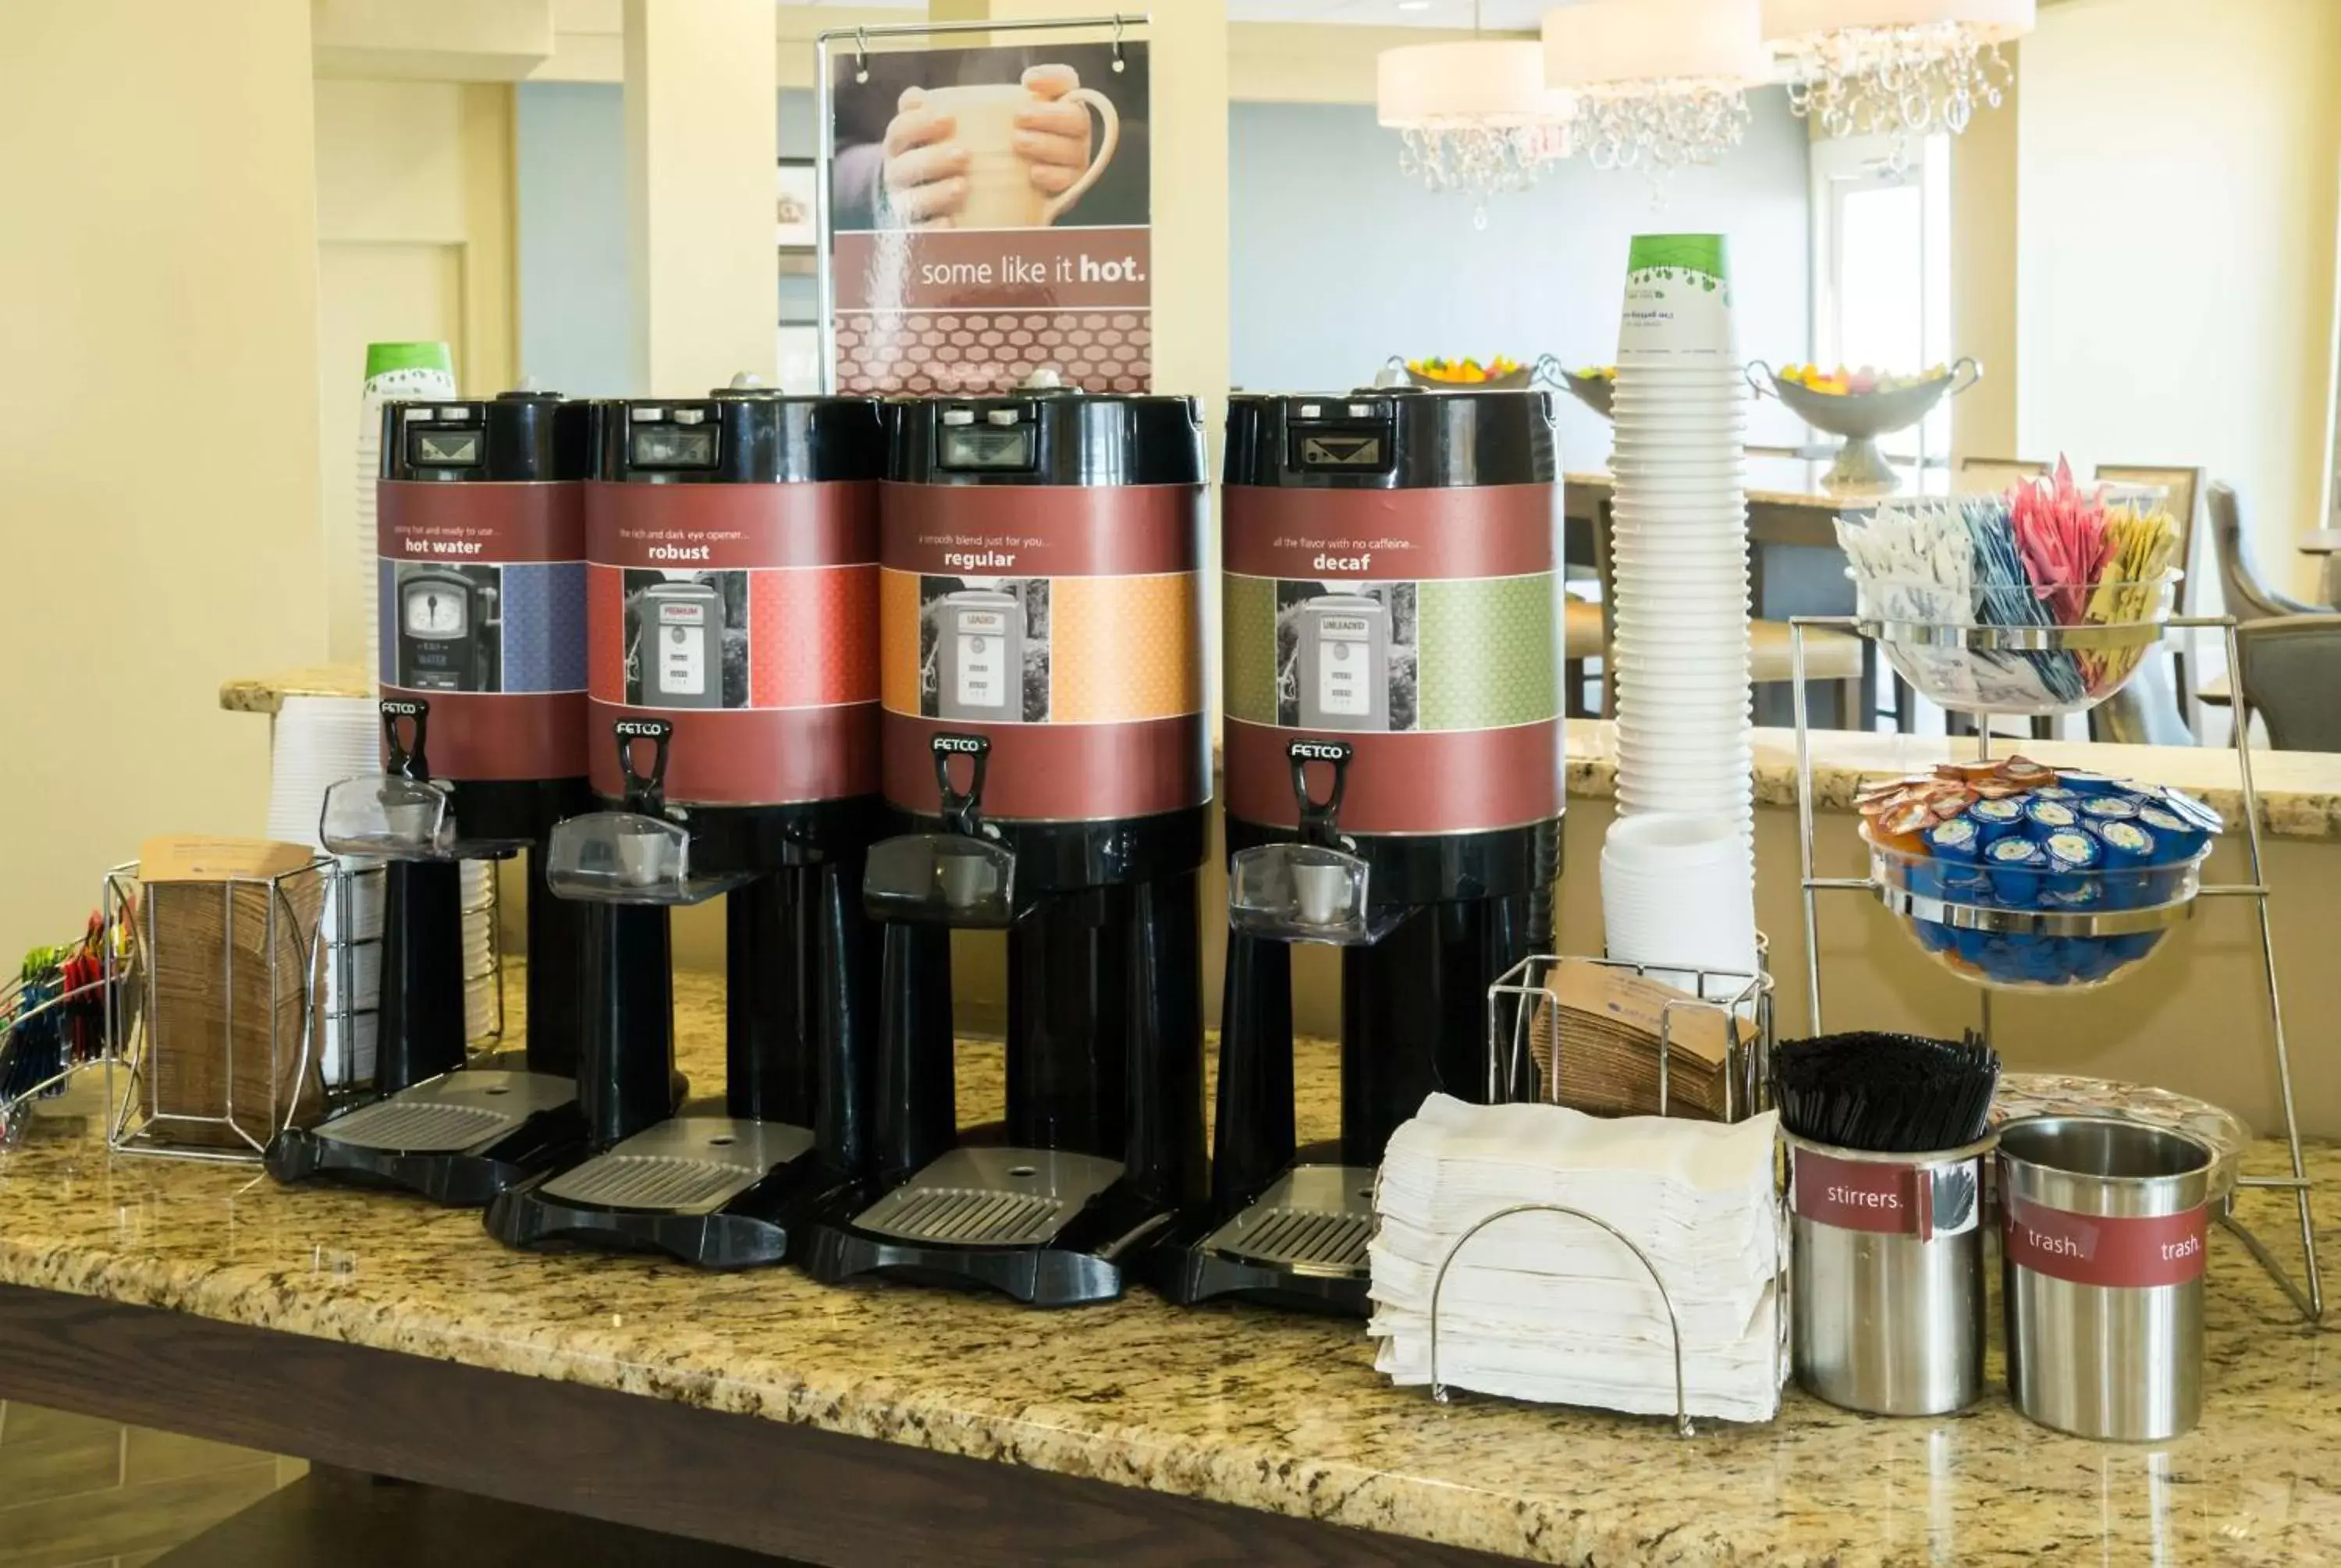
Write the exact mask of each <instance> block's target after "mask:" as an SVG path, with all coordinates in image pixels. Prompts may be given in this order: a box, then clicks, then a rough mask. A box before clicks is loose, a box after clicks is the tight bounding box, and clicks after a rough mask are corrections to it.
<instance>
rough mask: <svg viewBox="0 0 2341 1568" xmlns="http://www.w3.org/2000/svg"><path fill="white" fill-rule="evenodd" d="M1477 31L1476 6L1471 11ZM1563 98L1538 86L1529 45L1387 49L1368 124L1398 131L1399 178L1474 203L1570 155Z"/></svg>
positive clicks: (1537, 63) (1494, 41)
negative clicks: (1464, 196)
mask: <svg viewBox="0 0 2341 1568" xmlns="http://www.w3.org/2000/svg"><path fill="white" fill-rule="evenodd" d="M1471 10H1472V32H1473V33H1474V34H1475V35H1476V34H1477V33H1478V32H1479V5H1478V3H1477V0H1474V3H1473V5H1472V8H1471ZM1374 117H1375V119H1376V120H1377V121H1378V122H1379V123H1380V124H1383V125H1386V126H1388V127H1390V128H1391V129H1393V130H1395V131H1397V132H1399V133H1400V138H1401V141H1400V149H1399V168H1400V172H1402V173H1404V174H1411V175H1415V176H1417V177H1419V178H1420V180H1421V181H1422V183H1423V184H1425V185H1426V186H1428V187H1429V188H1430V189H1431V190H1434V191H1461V192H1464V193H1466V194H1469V195H1470V196H1471V197H1472V198H1473V200H1474V201H1475V202H1476V203H1477V206H1476V208H1475V210H1474V211H1473V213H1472V217H1471V221H1472V223H1473V224H1474V225H1475V226H1477V227H1479V228H1483V229H1484V228H1486V227H1487V226H1488V207H1487V203H1488V198H1489V197H1490V196H1494V195H1499V194H1503V193H1505V192H1508V191H1520V190H1526V189H1527V188H1528V187H1529V186H1530V185H1533V184H1536V181H1537V176H1538V175H1539V174H1540V173H1542V172H1543V169H1544V166H1545V165H1546V164H1549V163H1551V162H1552V161H1554V160H1555V159H1559V158H1565V157H1567V156H1568V155H1569V94H1566V93H1560V92H1556V91H1554V90H1553V89H1551V88H1550V87H1548V86H1547V85H1546V84H1545V71H1544V52H1543V50H1541V49H1540V48H1539V47H1538V45H1536V44H1535V43H1534V42H1532V41H1531V40H1529V39H1526V38H1481V37H1477V36H1474V37H1472V38H1470V39H1468V40H1459V41H1457V42H1454V43H1449V44H1409V45H1405V46H1403V47H1401V48H1397V49H1385V50H1383V51H1382V52H1381V53H1380V55H1378V56H1376V58H1375V61H1374Z"/></svg>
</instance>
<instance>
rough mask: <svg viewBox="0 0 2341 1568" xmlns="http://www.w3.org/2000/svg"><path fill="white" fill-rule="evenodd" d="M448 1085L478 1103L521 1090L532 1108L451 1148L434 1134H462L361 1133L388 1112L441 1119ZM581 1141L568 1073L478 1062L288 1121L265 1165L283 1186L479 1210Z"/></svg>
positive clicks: (577, 1149)
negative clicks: (344, 1107)
mask: <svg viewBox="0 0 2341 1568" xmlns="http://www.w3.org/2000/svg"><path fill="white" fill-rule="evenodd" d="M449 1085H454V1086H457V1087H460V1088H462V1089H463V1090H466V1091H476V1097H477V1098H479V1099H480V1100H481V1103H482V1104H483V1106H485V1105H491V1104H493V1097H505V1096H524V1097H525V1098H526V1100H527V1101H528V1102H530V1103H532V1104H533V1108H531V1109H528V1110H527V1111H526V1112H525V1114H523V1115H521V1116H519V1118H518V1119H517V1121H516V1122H515V1123H513V1125H512V1126H510V1127H509V1129H508V1130H496V1129H494V1128H490V1130H488V1131H487V1132H486V1133H485V1134H483V1136H482V1137H480V1138H479V1139H478V1140H476V1141H473V1142H471V1143H468V1144H464V1145H463V1146H459V1147H448V1146H444V1144H443V1141H442V1139H443V1138H444V1137H446V1136H461V1135H460V1134H454V1135H442V1136H441V1137H434V1138H431V1139H429V1140H428V1141H427V1142H426V1143H425V1144H424V1146H411V1145H408V1144H406V1143H404V1142H403V1141H402V1140H400V1139H399V1138H398V1137H396V1136H394V1135H393V1136H388V1137H384V1136H369V1135H368V1133H367V1131H366V1128H367V1126H369V1125H371V1126H376V1127H384V1126H392V1125H394V1123H393V1118H398V1119H403V1120H405V1121H406V1122H408V1123H409V1124H410V1125H417V1126H421V1125H424V1124H423V1121H422V1118H423V1116H434V1117H435V1119H438V1120H441V1121H444V1120H447V1119H448V1117H447V1116H446V1115H445V1113H446V1111H447V1101H448V1098H449V1097H447V1096H445V1095H444V1094H443V1090H444V1089H445V1088H446V1087H447V1086H449ZM474 1097H475V1095H474V1094H473V1093H466V1094H465V1095H463V1097H462V1098H463V1099H464V1100H470V1099H473V1098H474ZM483 1114H486V1113H483ZM418 1141H422V1140H418ZM584 1148H585V1118H584V1116H583V1114H582V1113H581V1112H580V1111H579V1110H578V1107H577V1097H576V1089H575V1086H574V1085H573V1084H572V1083H571V1082H570V1080H568V1079H566V1078H547V1077H543V1075H540V1074H533V1073H519V1072H505V1071H502V1070H499V1069H497V1068H493V1067H463V1068H459V1069H458V1070H457V1071H456V1072H453V1073H449V1074H445V1075H443V1077H439V1078H432V1079H427V1080H425V1081H424V1082H423V1083H420V1084H417V1085H415V1086H414V1087H412V1088H409V1089H403V1090H401V1091H399V1092H398V1093H397V1094H393V1095H386V1096H384V1097H382V1098H380V1099H377V1100H373V1101H370V1102H368V1103H367V1104H365V1105H363V1106H360V1107H356V1108H355V1109H353V1110H348V1111H344V1112H343V1113H342V1114H341V1115H339V1116H334V1117H331V1118H330V1119H328V1120H326V1121H323V1122H320V1123H318V1124H317V1125H316V1126H314V1127H288V1128H286V1129H285V1130H284V1132H281V1133H279V1134H277V1136H275V1137H274V1139H273V1140H271V1141H270V1143H269V1146H268V1150H267V1153H266V1155H265V1156H264V1161H263V1163H264V1165H265V1166H266V1168H267V1171H268V1174H269V1175H270V1176H274V1177H275V1178H276V1179H277V1180H278V1181H280V1182H284V1183H286V1184H288V1185H291V1184H295V1183H301V1182H310V1181H323V1182H331V1183H334V1184H337V1185H340V1186H357V1187H367V1188H372V1189H374V1190H377V1191H389V1192H408V1193H413V1194H415V1195H416V1196H421V1197H426V1198H429V1199H430V1200H431V1201H432V1202H433V1203H438V1204H443V1205H445V1206H448V1207H450V1208H480V1207H483V1206H485V1205H487V1204H489V1203H491V1202H493V1200H494V1199H495V1197H496V1196H497V1195H498V1194H500V1193H503V1192H506V1191H508V1190H510V1189H511V1188H513V1187H514V1186H520V1185H521V1184H523V1183H525V1182H528V1181H530V1180H532V1179H533V1178H535V1177H537V1176H543V1174H544V1173H546V1172H547V1171H551V1170H556V1169H559V1168H560V1167H561V1166H565V1165H569V1164H572V1163H573V1162H574V1161H575V1160H576V1159H577V1157H578V1156H579V1155H580V1154H582V1153H583V1151H584Z"/></svg>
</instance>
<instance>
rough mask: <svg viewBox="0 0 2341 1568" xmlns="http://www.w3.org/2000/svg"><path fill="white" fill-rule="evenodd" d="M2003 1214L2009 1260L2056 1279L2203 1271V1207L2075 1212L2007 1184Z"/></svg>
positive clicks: (2121, 1283) (2181, 1275)
mask: <svg viewBox="0 0 2341 1568" xmlns="http://www.w3.org/2000/svg"><path fill="white" fill-rule="evenodd" d="M2005 1185H2006V1184H2005V1182H2003V1184H2002V1186H2003V1189H2004V1188H2005ZM2000 1214H2001V1224H2000V1230H2001V1240H2002V1244H2003V1245H2004V1246H2005V1248H2006V1250H2007V1261H2008V1262H2010V1263H2012V1264H2014V1265H2017V1267H2019V1268H2028V1269H2031V1270H2033V1271H2034V1272H2036V1273H2038V1274H2045V1275H2047V1276H2048V1277H2049V1278H2051V1279H2061V1280H2065V1281H2067V1283H2069V1284H2073V1285H2111V1286H2114V1287H2116V1288H2119V1289H2133V1290H2137V1289H2147V1288H2150V1287H2152V1286H2155V1285H2185V1284H2187V1282H2189V1281H2190V1280H2197V1279H2200V1278H2202V1277H2203V1257H2204V1253H2205V1251H2206V1244H2207V1236H2206V1231H2207V1222H2206V1211H2205V1210H2203V1209H2200V1208H2190V1209H2187V1210H2186V1211H2185V1212H2183V1213H2180V1214H2166V1215H2122V1216H2117V1215H2099V1214H2072V1213H2069V1212H2067V1211H2066V1210H2064V1209H2057V1208H2048V1207H2046V1206H2043V1205H2041V1204H2038V1203H2035V1202H2033V1201H2031V1200H2029V1199H2027V1198H2021V1197H2017V1196H2015V1195H2014V1194H2012V1193H2008V1192H2006V1191H2005V1190H2003V1191H2002V1194H2001V1196H2000Z"/></svg>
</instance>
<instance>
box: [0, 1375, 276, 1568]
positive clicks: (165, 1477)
mask: <svg viewBox="0 0 2341 1568" xmlns="http://www.w3.org/2000/svg"><path fill="white" fill-rule="evenodd" d="M306 1469H307V1465H306V1464H304V1462H303V1461H300V1460H297V1459H280V1458H277V1457H276V1456H275V1455H274V1454H260V1453H256V1452H254V1450H252V1449H249V1448H236V1447H234V1446H232V1445H230V1444H224V1443H207V1442H204V1440H203V1439H201V1438H196V1437H181V1436H178V1435H176V1434H172V1433H167V1432H150V1431H148V1430H146V1429H145V1428H144V1427H137V1426H124V1425H123V1424H120V1423H119V1422H113V1421H100V1420H97V1419H95V1418H94V1417H91V1416H86V1415H70V1414H66V1413H65V1412H64V1411H59V1410H45V1409H43V1408H41V1407H40V1406H38V1405H33V1404H22V1403H19V1402H9V1403H6V1404H0V1568H143V1565H144V1564H145V1563H151V1562H153V1561H154V1559H155V1558H156V1557H158V1556H160V1555H162V1553H164V1552H166V1551H168V1550H170V1549H171V1548H172V1547H174V1546H176V1545H178V1544H179V1543H182V1542H184V1541H186V1540H188V1539H190V1538H191V1537H193V1536H194V1535H196V1534H199V1533H202V1532H203V1531H204V1530H206V1529H208V1528H209V1527H210V1526H212V1525H213V1524H214V1523H218V1522H219V1521H220V1520H222V1519H224V1518H226V1517H227V1516H228V1515H229V1514H231V1513H234V1512H236V1510H238V1509H240V1508H243V1507H244V1506H245V1505H246V1504H247V1503H253V1502H254V1501H256V1500H258V1499H259V1498H262V1497H264V1496H266V1495H267V1494H269V1493H271V1492H274V1490H276V1488H278V1487H279V1486H282V1485H284V1484H286V1483H287V1482H290V1481H293V1480H294V1479H296V1478H297V1477H299V1476H300V1475H301V1474H303V1473H304V1471H305V1470H306Z"/></svg>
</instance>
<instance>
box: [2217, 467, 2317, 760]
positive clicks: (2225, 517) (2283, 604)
mask: <svg viewBox="0 0 2341 1568" xmlns="http://www.w3.org/2000/svg"><path fill="white" fill-rule="evenodd" d="M2206 498H2207V499H2206V500H2205V502H2204V505H2205V508H2206V510H2207V511H2208V512H2209V514H2210V518H2211V551H2212V555H2213V558H2214V559H2215V560H2216V561H2218V563H2219V591H2220V594H2221V596H2222V597H2223V598H2224V599H2225V600H2226V606H2227V613H2228V614H2229V615H2232V616H2234V617H2235V618H2236V620H2239V621H2246V622H2248V621H2254V620H2273V619H2275V618H2276V617H2277V616H2287V615H2317V614H2323V613H2326V611H2324V610H2321V609H2320V608H2319V607H2318V606H2316V605H2314V604H2304V603H2302V602H2301V601H2300V600H2297V599H2293V598H2291V597H2289V596H2287V595H2286V594H2281V593H2278V592H2277V591H2276V590H2274V589H2272V588H2270V587H2268V586H2266V584H2265V583H2264V582H2262V581H2261V580H2260V577H2259V574H2258V573H2257V572H2256V571H2253V570H2252V561H2251V556H2250V553H2249V551H2248V549H2247V547H2246V545H2245V543H2244V518H2243V508H2242V507H2241V505H2240V504H2238V502H2237V501H2236V491H2235V487H2234V486H2233V485H2230V484H2228V483H2226V481H2213V483H2212V485H2211V488H2210V489H2209V490H2208V491H2207V492H2206ZM2234 674H2235V672H2234V671H2233V670H2230V671H2228V672H2227V676H2226V678H2223V679H2217V680H2209V681H2206V682H2205V683H2204V684H2203V687H2202V689H2201V690H2199V691H2197V696H2198V697H2200V698H2201V699H2202V700H2204V701H2205V702H2207V703H2209V704H2210V705H2211V706H2212V707H2214V708H2225V707H2227V706H2228V705H2229V704H2231V703H2233V704H2234V706H2235V710H2236V723H2237V724H2238V725H2241V726H2243V727H2244V728H2246V729H2249V728H2250V727H2251V722H2252V705H2251V700H2250V698H2249V696H2248V695H2246V697H2245V698H2244V700H2242V701H2240V702H2238V701H2236V694H2235V690H2234V680H2233V677H2234Z"/></svg>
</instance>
